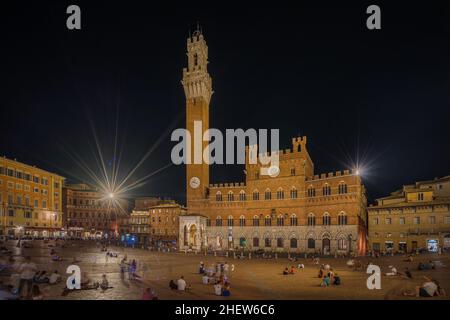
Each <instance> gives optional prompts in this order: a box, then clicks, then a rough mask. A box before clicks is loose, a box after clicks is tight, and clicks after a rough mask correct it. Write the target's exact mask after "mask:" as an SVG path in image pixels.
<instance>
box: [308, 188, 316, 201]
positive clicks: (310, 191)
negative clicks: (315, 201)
mask: <svg viewBox="0 0 450 320" xmlns="http://www.w3.org/2000/svg"><path fill="white" fill-rule="evenodd" d="M307 194H308V197H309V198H312V197H315V196H316V189H314V187H313V186H309V187H308V192H307Z"/></svg>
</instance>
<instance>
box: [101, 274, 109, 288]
mask: <svg viewBox="0 0 450 320" xmlns="http://www.w3.org/2000/svg"><path fill="white" fill-rule="evenodd" d="M100 288H101V289H102V290H106V289H108V288H109V282H108V279H107V278H106V274H104V275H102V282H101V283H100Z"/></svg>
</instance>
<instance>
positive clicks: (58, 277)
mask: <svg viewBox="0 0 450 320" xmlns="http://www.w3.org/2000/svg"><path fill="white" fill-rule="evenodd" d="M58 282H61V275H60V274H59V273H58V271H57V270H55V271H54V272H53V273H52V274H51V275H50V277H49V279H48V283H50V284H56V283H58Z"/></svg>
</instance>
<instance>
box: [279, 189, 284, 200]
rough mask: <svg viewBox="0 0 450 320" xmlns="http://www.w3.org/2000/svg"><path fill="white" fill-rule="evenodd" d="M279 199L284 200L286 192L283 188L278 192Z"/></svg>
mask: <svg viewBox="0 0 450 320" xmlns="http://www.w3.org/2000/svg"><path fill="white" fill-rule="evenodd" d="M277 199H284V191H283V189H281V188H279V189H278V191H277Z"/></svg>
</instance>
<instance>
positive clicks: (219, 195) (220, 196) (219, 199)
mask: <svg viewBox="0 0 450 320" xmlns="http://www.w3.org/2000/svg"><path fill="white" fill-rule="evenodd" d="M216 201H222V192H220V191H218V192H217V193H216Z"/></svg>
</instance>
